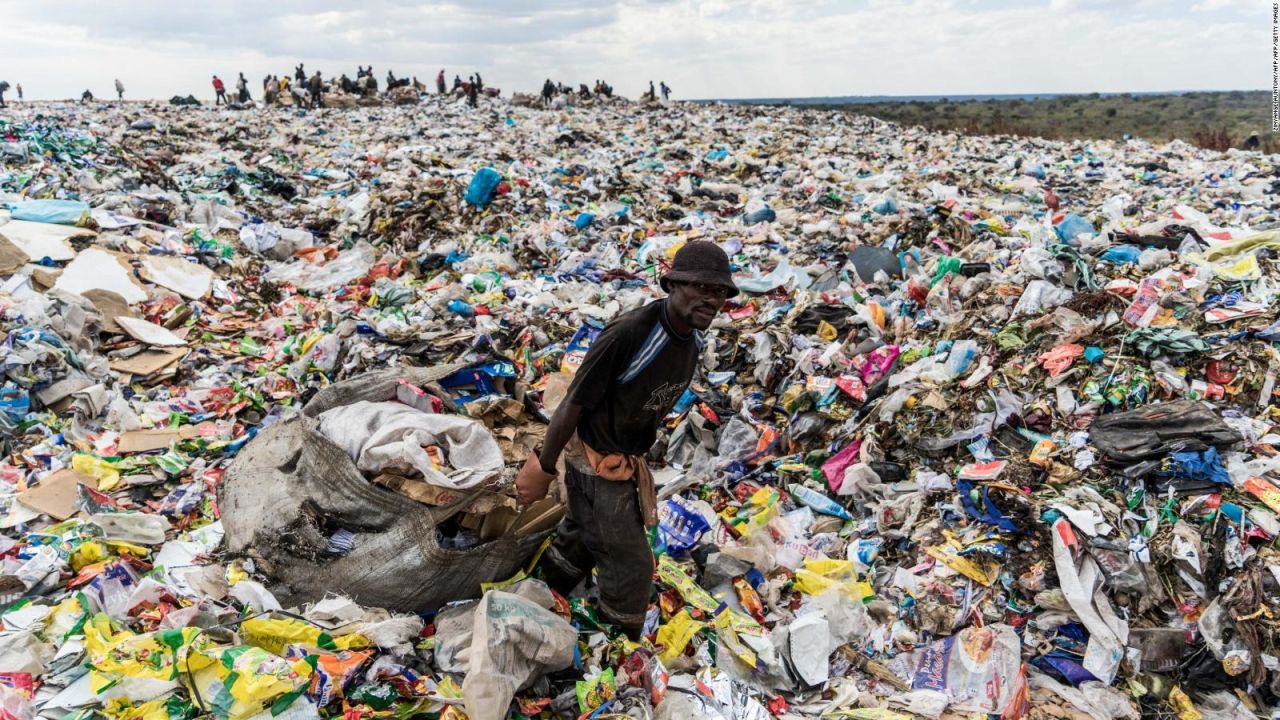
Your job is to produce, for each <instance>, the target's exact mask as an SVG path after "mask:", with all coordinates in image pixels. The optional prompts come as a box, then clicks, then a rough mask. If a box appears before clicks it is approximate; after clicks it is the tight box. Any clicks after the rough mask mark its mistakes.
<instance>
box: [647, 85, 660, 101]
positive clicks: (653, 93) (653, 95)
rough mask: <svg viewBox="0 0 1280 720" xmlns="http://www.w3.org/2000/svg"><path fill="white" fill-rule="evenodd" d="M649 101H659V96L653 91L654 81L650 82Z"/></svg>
mask: <svg viewBox="0 0 1280 720" xmlns="http://www.w3.org/2000/svg"><path fill="white" fill-rule="evenodd" d="M649 99H650V100H657V99H658V94H657V93H655V92H654V91H653V81H652V80H650V81H649Z"/></svg>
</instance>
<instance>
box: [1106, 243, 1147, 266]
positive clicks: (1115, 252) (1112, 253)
mask: <svg viewBox="0 0 1280 720" xmlns="http://www.w3.org/2000/svg"><path fill="white" fill-rule="evenodd" d="M1141 254H1142V249H1141V248H1139V247H1138V246H1137V245H1116V246H1115V247H1113V248H1107V251H1106V252H1104V253H1102V259H1103V260H1106V261H1107V262H1109V263H1115V264H1116V265H1133V264H1134V263H1136V262H1138V256H1139V255H1141Z"/></svg>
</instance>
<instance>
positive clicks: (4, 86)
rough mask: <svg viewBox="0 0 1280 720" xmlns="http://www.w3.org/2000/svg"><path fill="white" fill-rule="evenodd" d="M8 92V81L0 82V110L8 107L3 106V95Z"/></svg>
mask: <svg viewBox="0 0 1280 720" xmlns="http://www.w3.org/2000/svg"><path fill="white" fill-rule="evenodd" d="M8 91H9V83H8V81H5V80H0V108H2V107H8V106H7V105H5V104H4V94H5V93H6V92H8Z"/></svg>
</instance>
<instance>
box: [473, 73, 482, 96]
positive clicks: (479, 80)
mask: <svg viewBox="0 0 1280 720" xmlns="http://www.w3.org/2000/svg"><path fill="white" fill-rule="evenodd" d="M475 82H476V92H478V93H481V92H484V79H483V78H481V77H480V73H479V72H477V73H476V81H475Z"/></svg>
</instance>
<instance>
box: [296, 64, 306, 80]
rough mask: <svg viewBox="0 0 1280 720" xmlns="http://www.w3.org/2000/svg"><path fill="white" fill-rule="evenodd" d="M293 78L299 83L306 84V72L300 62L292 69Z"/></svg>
mask: <svg viewBox="0 0 1280 720" xmlns="http://www.w3.org/2000/svg"><path fill="white" fill-rule="evenodd" d="M293 78H294V79H295V80H297V81H298V84H299V85H305V84H307V73H306V71H305V70H303V69H302V63H298V67H296V68H294V69H293Z"/></svg>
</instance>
